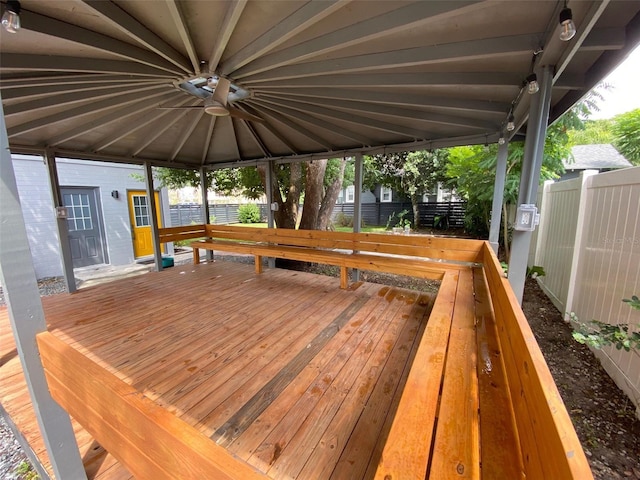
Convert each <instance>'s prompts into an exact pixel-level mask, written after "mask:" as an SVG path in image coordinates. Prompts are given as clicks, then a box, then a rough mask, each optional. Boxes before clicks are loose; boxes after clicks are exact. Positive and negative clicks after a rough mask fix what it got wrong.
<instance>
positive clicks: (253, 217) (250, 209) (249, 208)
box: [238, 203, 261, 223]
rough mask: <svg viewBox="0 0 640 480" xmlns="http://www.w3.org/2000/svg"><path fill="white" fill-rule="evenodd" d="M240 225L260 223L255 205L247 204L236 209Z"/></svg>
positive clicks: (258, 212) (258, 210) (258, 211)
mask: <svg viewBox="0 0 640 480" xmlns="http://www.w3.org/2000/svg"><path fill="white" fill-rule="evenodd" d="M238 220H240V223H260V220H261V218H260V209H259V208H258V206H257V205H256V204H255V203H247V204H245V205H240V206H239V207H238Z"/></svg>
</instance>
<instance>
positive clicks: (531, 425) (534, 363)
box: [483, 244, 593, 480]
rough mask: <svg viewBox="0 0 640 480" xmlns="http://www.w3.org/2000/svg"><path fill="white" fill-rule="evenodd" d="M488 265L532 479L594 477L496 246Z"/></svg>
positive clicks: (488, 255)
mask: <svg viewBox="0 0 640 480" xmlns="http://www.w3.org/2000/svg"><path fill="white" fill-rule="evenodd" d="M483 249H484V252H483V255H484V266H485V267H484V268H485V273H486V276H487V281H488V285H489V290H490V292H491V298H492V301H493V302H494V309H495V312H496V326H497V330H498V335H499V338H500V345H501V347H502V349H503V352H504V356H505V367H506V371H507V377H508V381H509V389H510V392H511V398H512V402H513V407H514V412H515V419H516V423H517V427H518V435H519V437H520V445H521V449H522V458H523V461H524V467H525V471H526V474H527V478H563V479H575V480H578V479H580V480H583V479H585V480H590V479H592V478H593V474H592V473H591V470H590V468H589V464H588V462H587V459H586V456H585V454H584V451H583V450H582V446H581V444H580V442H579V440H578V437H577V435H576V433H575V430H574V428H573V425H572V423H571V419H570V418H569V414H568V413H567V410H566V408H565V406H564V403H563V402H562V398H561V397H560V394H559V392H558V389H557V387H556V385H555V382H554V381H553V377H552V376H551V373H550V372H549V368H548V367H547V364H546V362H545V361H544V357H543V356H542V352H541V351H540V348H539V347H538V344H537V342H536V340H535V337H534V335H533V332H532V331H531V328H530V327H529V324H528V322H527V320H526V318H525V316H524V313H523V312H522V309H521V308H520V305H519V304H518V301H517V299H516V297H515V294H514V293H513V291H512V289H511V287H510V285H509V283H508V280H507V279H506V278H504V275H503V273H502V268H501V267H500V263H499V262H498V259H497V258H496V256H495V254H494V252H493V250H491V248H490V247H489V246H488V245H486V244H485V245H484V247H483Z"/></svg>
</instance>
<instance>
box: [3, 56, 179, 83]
mask: <svg viewBox="0 0 640 480" xmlns="http://www.w3.org/2000/svg"><path fill="white" fill-rule="evenodd" d="M2 70H11V71H13V70H22V71H26V72H84V73H111V74H125V75H141V76H147V77H156V78H166V79H169V80H173V79H174V78H175V77H174V76H172V75H169V74H168V73H167V72H166V71H163V70H159V69H157V68H152V67H149V66H148V65H143V64H142V63H136V62H128V61H125V60H105V59H102V58H92V59H90V60H87V59H86V58H81V57H63V56H57V55H29V54H23V53H4V52H3V53H2V62H1V63H0V71H2Z"/></svg>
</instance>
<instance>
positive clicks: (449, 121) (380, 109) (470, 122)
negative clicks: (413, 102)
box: [278, 98, 505, 139]
mask: <svg viewBox="0 0 640 480" xmlns="http://www.w3.org/2000/svg"><path fill="white" fill-rule="evenodd" d="M299 101H300V102H305V103H309V104H313V105H319V106H321V107H322V106H330V107H333V108H338V109H344V110H351V111H356V112H360V113H363V114H367V113H374V114H379V115H387V116H391V117H397V118H407V119H411V120H418V121H423V122H430V123H438V124H442V125H455V126H458V127H466V128H474V129H480V130H497V129H498V128H499V125H497V124H496V123H495V122H490V121H484V120H478V119H473V118H464V117H457V116H454V115H444V114H439V113H432V112H425V111H422V110H415V109H408V108H401V107H395V106H390V105H381V104H371V103H364V102H356V101H350V100H334V99H315V100H314V99H312V98H305V99H299ZM278 102H279V103H282V104H286V100H285V101H283V100H282V99H281V98H280V99H278ZM325 110H327V111H329V109H325ZM316 113H319V112H316ZM500 113H503V114H504V113H505V112H504V111H501V112H500ZM350 118H353V119H354V123H359V122H357V119H358V118H360V119H361V120H367V117H354V116H352V115H350ZM364 125H365V126H370V127H373V128H375V126H374V124H373V123H372V119H369V121H368V122H366V123H364ZM388 128H389V127H387V128H385V130H387V131H390V130H388ZM397 128H398V129H403V130H402V132H401V131H397V130H396V131H395V132H394V133H402V134H407V133H408V132H413V133H421V135H420V136H416V135H408V136H411V137H413V138H416V139H421V138H425V135H424V132H421V131H419V130H413V129H410V130H407V129H406V128H407V127H401V126H398V127H397Z"/></svg>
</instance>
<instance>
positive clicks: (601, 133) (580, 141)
mask: <svg viewBox="0 0 640 480" xmlns="http://www.w3.org/2000/svg"><path fill="white" fill-rule="evenodd" d="M612 123H613V122H612V121H611V120H586V121H585V122H584V128H581V129H574V130H568V131H567V134H568V135H569V143H570V144H571V145H595V144H602V143H612V142H613V131H612Z"/></svg>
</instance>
